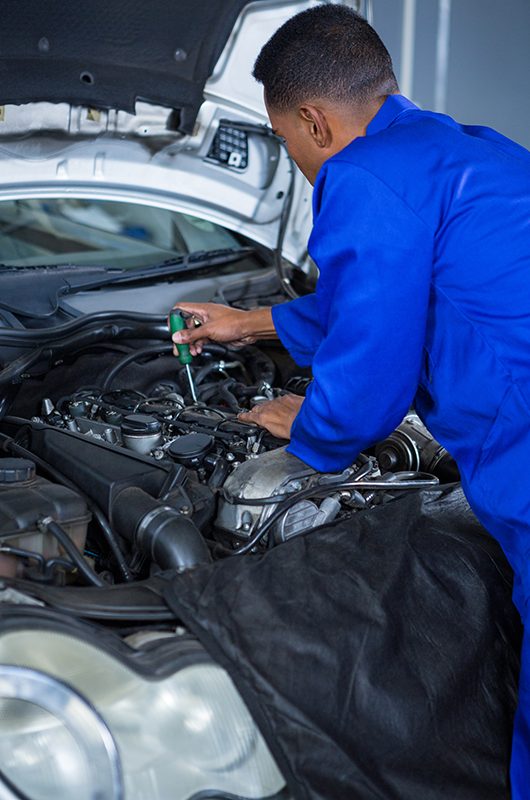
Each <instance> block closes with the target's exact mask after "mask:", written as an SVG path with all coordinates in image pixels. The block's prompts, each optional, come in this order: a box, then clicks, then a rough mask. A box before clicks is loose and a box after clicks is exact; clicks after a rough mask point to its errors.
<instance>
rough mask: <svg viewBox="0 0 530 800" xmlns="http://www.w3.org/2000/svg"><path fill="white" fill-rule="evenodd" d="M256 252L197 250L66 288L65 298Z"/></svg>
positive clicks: (228, 261) (216, 263) (234, 259)
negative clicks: (67, 295)
mask: <svg viewBox="0 0 530 800" xmlns="http://www.w3.org/2000/svg"><path fill="white" fill-rule="evenodd" d="M255 252H256V249H255V248H254V247H226V248H223V249H220V250H196V251H195V252H193V253H188V254H187V255H183V256H177V257H176V258H168V259H166V260H165V261H162V262H160V263H159V264H153V265H151V266H149V267H144V268H143V269H132V270H120V272H119V273H116V271H115V270H113V272H112V274H109V273H106V274H104V275H102V276H101V278H96V279H94V277H92V278H91V279H90V280H89V281H87V282H86V283H77V282H76V284H75V285H72V286H65V287H64V289H63V290H62V291H61V295H64V294H75V293H76V292H81V291H84V290H86V289H98V288H100V287H102V286H110V285H111V284H115V283H137V282H138V281H144V280H148V279H149V278H160V277H164V276H165V275H177V274H180V273H184V272H194V271H195V270H197V269H202V268H204V267H215V266H222V265H225V264H232V263H235V262H236V261H241V260H242V259H244V258H247V257H248V256H250V255H253V254H254V253H255Z"/></svg>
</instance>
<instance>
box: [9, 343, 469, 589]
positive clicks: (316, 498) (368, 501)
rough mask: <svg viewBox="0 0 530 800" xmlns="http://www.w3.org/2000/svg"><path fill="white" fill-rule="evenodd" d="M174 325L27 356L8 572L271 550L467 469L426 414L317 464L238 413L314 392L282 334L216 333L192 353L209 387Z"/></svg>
mask: <svg viewBox="0 0 530 800" xmlns="http://www.w3.org/2000/svg"><path fill="white" fill-rule="evenodd" d="M159 333H160V332H159ZM133 335H134V331H133ZM161 338H162V336H160V335H158V336H157V337H156V338H153V339H151V340H149V341H148V342H146V340H145V339H138V340H136V341H135V340H134V339H133V341H129V342H127V343H126V344H124V343H122V342H119V343H116V342H107V341H105V340H104V337H102V341H101V342H100V343H99V344H98V346H97V347H94V346H93V344H91V345H90V346H89V347H85V348H81V349H80V350H79V349H76V347H73V348H64V349H63V350H61V351H60V352H58V351H54V350H53V349H52V350H50V351H46V352H45V354H44V363H43V353H42V352H41V353H40V355H39V359H35V360H34V363H33V364H32V365H30V368H29V369H28V364H27V361H24V358H22V361H23V362H24V369H26V370H28V371H27V372H25V373H24V375H18V376H16V382H17V392H16V397H15V399H14V400H13V401H12V402H11V407H10V409H9V412H8V413H7V414H6V415H5V416H4V418H3V420H2V422H1V425H0V431H1V433H0V444H1V446H2V447H3V449H4V454H3V455H4V458H0V575H3V576H11V577H18V578H24V579H26V580H31V581H33V582H39V583H41V584H50V585H63V584H85V585H92V586H99V587H103V586H108V585H111V584H114V583H121V582H131V581H133V582H134V581H139V580H143V579H146V578H149V577H150V576H152V575H153V574H156V573H157V572H160V571H163V570H171V569H173V570H182V569H188V568H193V567H195V566H197V565H199V564H203V563H208V562H211V561H212V560H216V559H219V558H229V557H238V556H243V555H245V554H249V553H259V552H263V551H265V550H266V549H267V548H271V547H275V546H278V545H282V544H284V543H285V542H287V541H288V540H290V539H292V538H293V537H295V536H298V535H299V534H302V533H305V532H307V531H309V530H311V529H314V528H317V527H321V526H324V525H326V524H329V523H331V522H332V521H333V520H335V519H343V518H344V517H346V516H348V515H351V514H356V513H361V512H369V510H370V509H371V508H373V507H374V506H376V505H379V504H381V503H387V502H389V501H392V500H394V499H396V498H397V497H399V496H401V495H402V493H403V492H405V491H412V490H416V489H418V488H421V487H428V486H430V485H433V484H436V483H438V482H439V480H442V481H449V480H456V479H458V474H457V471H456V467H455V465H454V462H453V461H452V459H451V458H450V456H449V454H448V453H447V452H446V451H444V450H443V448H441V447H440V445H438V444H437V443H436V442H434V440H433V439H432V437H431V436H430V434H429V433H428V431H426V429H425V428H424V427H423V426H422V424H421V422H420V421H419V419H418V418H417V417H416V416H415V415H414V414H413V413H411V414H410V415H409V416H408V417H407V418H406V419H405V420H404V422H403V424H402V425H401V426H400V428H399V429H398V430H397V431H396V432H394V433H393V434H392V435H391V436H390V437H389V438H388V440H386V441H385V442H380V443H378V444H377V445H376V446H375V448H374V449H373V450H372V451H370V452H368V453H363V454H360V455H359V457H358V458H357V459H356V461H355V462H354V463H353V464H352V465H351V466H350V467H349V468H347V469H346V470H344V471H343V472H341V473H333V474H320V473H317V472H316V471H315V470H313V469H311V468H310V467H309V466H307V465H306V464H305V463H303V462H302V461H300V460H299V459H298V458H297V457H296V456H294V455H292V454H291V453H289V452H288V451H287V450H286V445H287V442H285V441H282V440H278V439H276V438H275V437H273V436H272V435H271V434H269V433H268V432H267V431H265V430H264V429H262V428H259V427H257V426H255V425H250V424H247V423H244V422H242V421H240V420H239V419H238V413H239V412H240V411H242V410H245V409H248V408H250V407H252V406H253V405H255V404H256V403H261V402H265V401H267V400H269V399H272V398H274V397H277V396H279V395H280V394H282V393H284V392H294V393H296V394H300V395H303V393H304V391H305V388H306V387H307V385H308V383H309V381H310V380H311V378H310V375H308V374H297V372H296V368H295V367H294V364H293V363H291V362H290V361H289V363H287V362H286V359H287V356H286V355H285V353H284V352H283V351H281V350H280V348H279V347H273V346H272V344H271V345H270V346H269V347H267V346H264V347H260V348H258V347H245V348H241V349H237V350H236V349H231V348H228V347H225V346H222V345H218V344H210V345H208V346H206V347H205V348H204V350H203V352H202V353H201V355H200V356H198V357H196V358H194V360H193V364H192V367H191V369H192V374H193V378H194V383H195V386H196V393H197V400H196V401H194V400H193V398H192V397H191V396H190V393H189V384H188V381H187V378H186V375H185V372H184V369H183V367H182V366H181V365H180V364H179V362H178V360H177V359H176V358H174V357H173V355H172V348H171V345H170V344H168V343H167V338H166V339H165V341H163V342H162V341H159V340H158V341H157V339H161ZM46 359H48V363H46ZM19 360H20V359H19ZM50 362H51V363H50ZM7 369H8V370H9V369H11V372H13V370H12V367H11V365H10V366H9V367H7ZM4 372H5V370H4ZM0 377H1V373H0Z"/></svg>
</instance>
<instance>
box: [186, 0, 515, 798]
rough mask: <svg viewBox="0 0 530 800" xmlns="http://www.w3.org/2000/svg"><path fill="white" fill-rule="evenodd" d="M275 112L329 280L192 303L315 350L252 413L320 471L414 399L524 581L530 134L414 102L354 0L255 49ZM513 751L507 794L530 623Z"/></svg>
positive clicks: (221, 321)
mask: <svg viewBox="0 0 530 800" xmlns="http://www.w3.org/2000/svg"><path fill="white" fill-rule="evenodd" d="M254 77H255V78H256V79H257V80H258V81H260V82H261V83H263V85H264V90H265V102H266V106H267V111H268V114H269V117H270V120H271V124H272V127H273V129H274V131H275V132H276V133H277V135H278V136H281V137H283V138H284V139H285V142H286V146H287V148H288V150H289V153H290V155H291V156H292V158H293V159H294V161H295V162H296V164H297V165H298V167H299V168H300V170H301V171H302V172H303V174H304V175H305V176H306V178H307V179H308V180H309V181H310V182H311V183H313V184H314V193H313V215H314V220H313V230H312V233H311V237H310V241H309V253H310V255H311V256H312V258H313V260H314V261H315V262H316V264H317V266H318V268H319V279H318V284H317V288H316V293H315V294H311V295H307V296H304V297H301V298H300V299H297V300H294V301H291V302H287V303H285V304H281V305H277V306H274V307H273V308H272V309H263V308H262V309H257V310H252V311H241V310H237V309H231V308H228V307H226V306H219V305H214V304H194V303H187V304H186V303H179V307H181V308H183V309H185V310H186V311H188V312H190V313H191V314H193V315H195V317H197V318H198V319H199V320H200V321H201V322H202V326H201V327H200V328H190V329H188V330H186V331H183V332H181V333H180V334H175V336H174V340H175V341H176V342H187V343H189V344H190V346H191V349H192V352H193V353H198V352H200V350H201V348H202V345H203V344H204V343H205V342H206V341H217V342H232V343H236V344H244V343H250V342H253V341H255V340H256V339H259V338H269V337H271V336H272V335H278V336H279V338H280V339H281V341H282V342H283V344H284V345H285V346H286V348H287V349H288V350H289V351H290V353H291V354H292V356H293V358H294V359H295V361H296V362H297V363H298V364H300V365H302V366H306V365H307V366H308V365H310V366H311V367H312V371H313V381H312V383H311V385H310V387H309V389H308V391H307V394H306V397H305V399H303V400H302V398H300V397H296V396H289V395H288V396H284V397H280V398H279V399H276V400H273V401H271V402H269V403H264V404H263V405H260V406H258V407H256V408H254V409H252V410H251V411H250V412H248V413H245V414H241V415H240V416H241V419H244V420H247V421H251V422H256V423H258V424H259V425H261V426H263V427H265V428H267V429H268V430H269V431H271V432H272V433H273V434H275V435H277V436H282V437H285V438H290V444H289V446H288V449H289V451H290V452H291V453H294V454H295V455H296V456H298V457H299V458H300V459H302V461H304V462H307V463H308V464H310V465H311V466H312V467H314V468H315V469H317V470H320V471H325V472H328V471H338V470H341V469H343V468H344V467H346V466H347V465H349V464H351V463H352V462H353V461H354V459H355V457H356V456H357V454H358V453H359V452H360V451H361V450H364V449H366V448H367V447H369V446H371V445H373V444H374V442H376V441H379V440H382V439H384V438H385V437H386V436H387V435H388V434H389V433H391V431H393V430H394V429H395V428H396V426H397V425H398V424H399V423H400V422H401V420H402V418H403V417H404V415H405V414H406V412H407V411H408V410H409V407H410V406H411V405H414V408H415V409H416V411H417V412H418V414H419V415H420V417H421V418H422V420H423V421H424V422H425V424H426V425H427V426H428V428H429V430H430V431H431V432H432V433H433V435H434V436H435V437H436V438H437V439H438V440H439V441H440V442H441V443H442V444H443V445H444V447H446V448H447V449H448V450H449V452H450V453H451V454H452V455H453V457H454V458H455V459H456V461H457V463H458V466H459V468H460V472H461V476H462V485H463V488H464V491H465V493H466V496H467V498H468V500H469V502H470V504H471V506H472V508H473V510H474V511H475V513H476V515H477V516H478V518H479V519H480V520H481V522H482V523H483V525H484V526H485V527H486V528H487V529H488V530H489V531H490V533H491V534H493V535H494V536H495V537H496V538H497V539H498V540H499V542H500V543H501V545H502V547H503V548H504V551H505V553H506V555H507V557H508V559H509V560H510V563H511V565H512V567H513V569H514V572H515V585H514V600H515V602H516V604H517V607H518V609H519V611H520V613H521V616H522V618H523V622H526V617H527V613H528V612H527V606H528V599H529V595H530V558H529V550H530V283H529V282H530V153H529V152H528V151H527V150H525V149H524V148H523V147H520V146H519V145H517V144H515V143H514V142H512V141H510V140H509V139H507V138H505V137H504V136H502V135H500V134H498V133H496V132H495V131H493V130H491V129H489V128H484V127H475V126H472V127H471V126H463V125H459V124H457V123H456V122H455V121H454V120H452V119H451V118H450V117H448V116H444V115H441V114H435V113H432V112H429V111H423V110H420V109H418V108H417V107H416V106H415V105H414V104H413V103H411V102H410V101H409V100H407V99H406V98H405V97H403V96H401V95H400V94H399V93H398V91H399V90H398V86H397V83H396V79H395V77H394V73H393V69H392V62H391V59H390V56H389V54H388V52H387V50H386V48H385V47H384V45H383V43H382V42H381V40H380V39H379V37H378V35H377V34H376V32H375V31H374V30H373V29H372V28H371V27H370V26H369V25H368V23H367V22H366V21H365V20H363V19H362V18H361V17H360V16H358V15H357V14H355V13H354V12H353V11H351V10H350V9H347V8H345V7H344V6H338V5H322V6H318V7H315V8H312V9H310V10H308V11H304V12H302V13H301V14H298V15H297V16H295V17H293V18H292V19H290V20H289V21H288V22H287V23H285V24H284V25H283V26H282V27H281V28H280V29H279V30H278V31H277V32H276V33H275V34H274V35H273V36H272V38H271V39H270V40H269V42H268V43H267V44H266V45H265V46H264V48H263V49H262V51H261V53H260V54H259V56H258V59H257V61H256V64H255V67H254ZM528 630H529V629H528V627H527V633H526V634H525V638H524V644H523V654H522V670H521V678H520V694H519V706H518V711H517V715H516V722H515V734H514V743H513V752H512V768H511V780H512V793H513V798H514V800H528V798H529V797H530V788H529V787H530V727H529V725H530V638H529V633H528Z"/></svg>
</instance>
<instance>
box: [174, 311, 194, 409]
mask: <svg viewBox="0 0 530 800" xmlns="http://www.w3.org/2000/svg"><path fill="white" fill-rule="evenodd" d="M185 327H186V323H185V321H184V318H183V317H182V312H180V311H179V310H178V308H174V309H173V310H172V311H170V313H169V330H170V331H171V336H173V334H174V333H177V331H183V330H184V328H185ZM175 346H176V348H177V352H178V354H179V356H178V358H179V361H180V363H181V364H182V366H183V367H185V368H186V375H187V376H188V383H189V385H190V392H191V396H192V397H193V402H194V403H196V402H197V392H196V391H195V384H194V383H193V377H192V374H191V369H190V364H191V362H192V360H193V356H192V355H191V353H190V346H189V345H188V344H177V345H175Z"/></svg>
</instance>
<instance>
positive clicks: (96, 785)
mask: <svg viewBox="0 0 530 800" xmlns="http://www.w3.org/2000/svg"><path fill="white" fill-rule="evenodd" d="M0 765H1V770H2V772H3V774H4V776H5V777H6V778H7V779H8V780H9V781H10V782H11V784H12V785H13V786H15V787H16V788H17V789H19V790H21V791H22V792H23V793H24V795H26V796H28V797H31V798H32V800H48V798H54V800H62V798H64V800H69V798H71V797H75V798H76V800H93V798H95V797H100V798H109V800H110V799H111V798H112V800H119V798H122V797H123V792H122V781H121V769H120V763H119V757H118V752H117V750H116V746H115V744H114V741H113V739H112V736H111V735H110V733H109V730H108V728H107V727H106V725H105V724H104V722H103V721H102V720H101V719H100V718H99V716H98V715H97V713H96V712H95V711H94V709H92V708H91V707H90V706H89V704H88V703H87V702H86V701H85V700H84V699H83V698H82V697H80V696H79V695H78V694H77V692H75V691H74V690H73V689H72V688H71V687H69V686H65V685H64V684H62V683H59V682H58V681H57V680H55V679H54V678H51V677H50V676H48V675H44V674H42V673H40V672H36V671H35V670H31V669H26V668H20V667H9V666H0Z"/></svg>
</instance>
